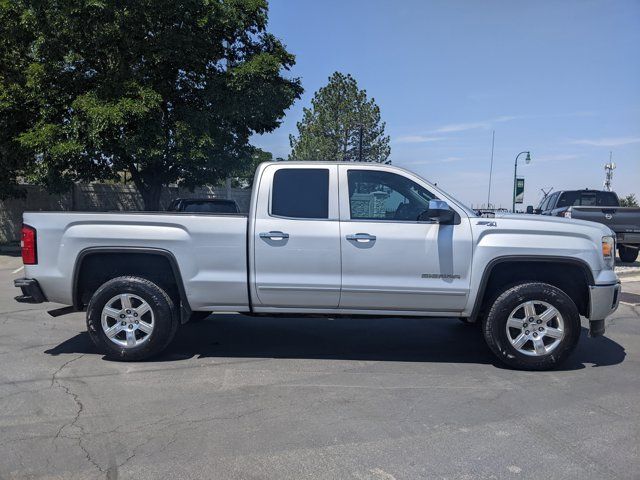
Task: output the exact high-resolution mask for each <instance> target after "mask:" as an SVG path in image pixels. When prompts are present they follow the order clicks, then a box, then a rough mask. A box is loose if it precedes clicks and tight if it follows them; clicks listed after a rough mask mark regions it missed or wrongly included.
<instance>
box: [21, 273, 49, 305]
mask: <svg viewBox="0 0 640 480" xmlns="http://www.w3.org/2000/svg"><path fill="white" fill-rule="evenodd" d="M13 285H14V286H15V287H18V288H20V289H21V290H22V295H18V296H17V297H15V299H16V302H20V303H42V302H46V301H47V297H45V296H44V293H42V289H41V288H40V284H39V283H38V281H37V280H35V279H33V278H17V279H15V280H14V281H13Z"/></svg>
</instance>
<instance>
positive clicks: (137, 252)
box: [72, 247, 191, 318]
mask: <svg viewBox="0 0 640 480" xmlns="http://www.w3.org/2000/svg"><path fill="white" fill-rule="evenodd" d="M99 259H102V260H103V261H105V260H107V259H110V260H113V259H117V262H118V263H116V264H115V266H114V267H113V269H112V271H111V272H108V273H106V274H104V275H101V276H98V277H97V278H96V279H94V280H93V283H92V284H90V287H89V289H91V288H93V285H95V284H96V283H100V284H102V283H104V282H105V281H108V280H110V279H111V278H115V277H117V276H122V275H137V276H141V277H144V278H148V279H149V280H153V278H149V276H152V277H153V275H149V273H148V272H145V269H144V268H141V265H143V264H146V265H152V266H153V267H154V268H155V269H156V271H158V269H159V271H164V272H165V273H169V272H170V274H171V277H172V278H170V279H166V280H168V281H164V282H162V281H161V282H160V283H164V285H163V286H165V287H166V286H171V285H175V295H176V296H177V297H178V300H179V301H180V312H181V316H182V317H183V318H184V316H185V315H187V316H188V315H190V314H191V307H190V306H189V300H188V298H187V293H186V290H185V288H184V282H183V280H182V275H181V273H180V267H179V265H178V261H177V260H176V258H175V256H174V255H173V253H171V252H170V251H168V250H165V249H161V248H151V247H88V248H85V249H84V250H82V251H80V253H79V254H78V256H77V258H76V262H75V265H74V268H73V280H72V301H73V306H74V307H75V308H76V309H78V310H82V309H83V308H84V307H85V305H86V302H85V301H84V298H83V296H86V294H87V293H86V292H85V291H84V290H83V287H85V286H86V285H85V278H84V276H85V275H84V274H85V269H86V266H87V265H90V263H89V262H92V261H94V262H95V261H99ZM125 259H126V263H127V266H126V267H124V266H123V264H124V263H125ZM149 261H151V264H149V263H148V262H149ZM160 265H162V267H160ZM145 273H146V275H145ZM171 280H172V282H171ZM98 286H99V285H98ZM94 291H95V290H94ZM187 318H188V317H187Z"/></svg>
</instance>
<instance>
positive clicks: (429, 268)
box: [15, 162, 620, 370]
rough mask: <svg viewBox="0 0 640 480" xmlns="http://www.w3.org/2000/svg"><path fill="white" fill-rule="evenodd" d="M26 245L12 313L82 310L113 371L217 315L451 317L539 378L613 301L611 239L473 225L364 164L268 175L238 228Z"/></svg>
mask: <svg viewBox="0 0 640 480" xmlns="http://www.w3.org/2000/svg"><path fill="white" fill-rule="evenodd" d="M22 237H23V241H22V244H23V260H24V264H25V273H26V278H21V279H18V280H16V281H15V284H16V286H18V287H20V288H21V289H22V295H20V296H18V297H16V299H17V300H18V301H19V302H46V301H50V302H57V303H61V304H64V305H68V306H69V307H67V309H66V311H70V310H86V312H87V327H88V330H89V334H90V335H91V338H92V339H93V341H94V342H95V343H96V345H97V346H98V347H99V348H100V349H101V350H102V351H103V352H105V354H106V355H108V356H109V357H112V358H116V359H121V360H141V359H146V358H148V357H151V356H153V355H156V354H158V353H159V352H161V351H162V350H163V349H164V348H165V347H166V346H167V345H168V344H169V342H171V340H172V338H173V337H174V335H175V333H176V330H177V329H178V327H179V326H180V325H181V324H184V323H187V322H188V321H189V320H190V319H193V318H197V317H202V316H203V315H207V314H208V313H209V312H215V311H226V312H228V311H234V312H242V313H244V314H247V315H267V316H268V315H273V314H280V315H282V314H286V315H290V316H291V317H300V316H303V315H326V316H330V317H336V316H341V315H348V316H356V315H358V316H362V317H367V316H369V317H370V316H375V315H384V316H420V317H425V321H429V320H428V318H426V317H443V316H446V317H457V318H459V319H461V320H463V321H465V322H467V323H480V324H481V326H482V329H483V332H484V336H485V338H486V341H487V343H488V345H489V347H490V348H491V350H492V351H493V352H494V353H495V354H496V355H497V357H498V358H499V359H500V360H502V361H503V362H505V363H506V364H508V365H510V366H512V367H514V368H521V369H530V370H542V369H548V368H552V367H553V366H555V365H557V364H559V363H560V362H562V361H563V360H564V359H565V358H566V357H567V356H568V355H569V354H570V353H571V351H572V350H573V348H574V347H575V346H576V344H577V342H578V338H579V336H580V333H581V324H580V316H581V315H582V316H584V317H586V318H588V319H589V322H590V323H589V324H590V333H591V335H592V336H597V335H601V334H603V333H604V319H605V317H606V316H607V315H609V314H611V313H612V312H613V311H614V310H615V309H616V308H617V306H618V297H619V295H618V294H619V291H620V284H619V282H618V279H617V277H616V275H615V273H614V271H613V264H614V252H615V239H614V237H613V233H612V231H611V230H610V229H609V228H608V227H606V226H603V225H599V224H596V223H591V222H583V221H576V220H571V219H565V218H558V217H555V218H552V217H542V216H531V215H506V216H504V217H496V218H482V217H480V216H478V215H477V214H476V213H475V212H474V211H473V210H470V209H469V208H467V207H465V206H464V205H463V204H461V203H460V202H459V201H457V200H456V199H454V198H453V197H451V196H450V195H447V194H446V193H445V192H443V191H441V190H440V189H438V188H437V187H436V186H434V185H432V184H430V183H429V182H427V181H425V180H424V179H422V178H420V177H419V176H417V175H415V174H413V173H411V172H409V171H406V170H403V169H401V168H397V167H392V166H388V165H379V164H368V163H335V162H334V163H331V162H276V163H265V164H262V165H260V166H259V168H258V169H257V172H256V177H255V182H254V190H253V194H252V201H251V208H250V212H249V215H248V216H244V215H239V214H216V215H207V214H197V215H194V214H190V213H144V212H140V213H99V214H96V213H25V214H24V227H23V231H22ZM58 313H60V312H58ZM292 321H295V320H292ZM363 321H366V320H364V319H363Z"/></svg>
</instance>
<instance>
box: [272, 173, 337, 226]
mask: <svg viewBox="0 0 640 480" xmlns="http://www.w3.org/2000/svg"><path fill="white" fill-rule="evenodd" d="M271 214H272V215H277V216H279V217H293V218H329V170H328V169H326V168H282V169H280V170H278V171H276V173H275V175H274V176H273V188H272V190H271Z"/></svg>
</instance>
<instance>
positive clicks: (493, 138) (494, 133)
mask: <svg viewBox="0 0 640 480" xmlns="http://www.w3.org/2000/svg"><path fill="white" fill-rule="evenodd" d="M495 144H496V131H495V130H494V131H493V133H492V134H491V164H490V167H489V191H488V192H487V208H491V175H492V174H493V147H494V146H495Z"/></svg>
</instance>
